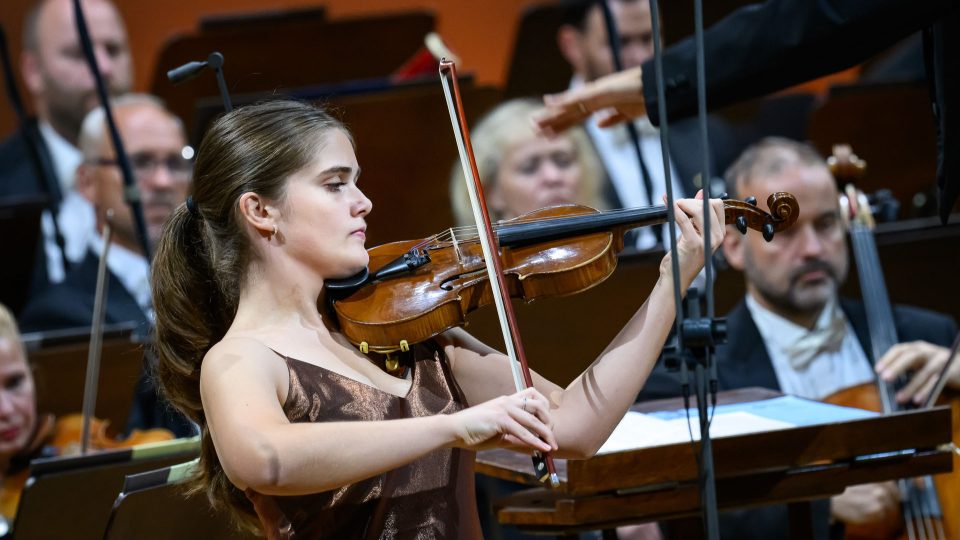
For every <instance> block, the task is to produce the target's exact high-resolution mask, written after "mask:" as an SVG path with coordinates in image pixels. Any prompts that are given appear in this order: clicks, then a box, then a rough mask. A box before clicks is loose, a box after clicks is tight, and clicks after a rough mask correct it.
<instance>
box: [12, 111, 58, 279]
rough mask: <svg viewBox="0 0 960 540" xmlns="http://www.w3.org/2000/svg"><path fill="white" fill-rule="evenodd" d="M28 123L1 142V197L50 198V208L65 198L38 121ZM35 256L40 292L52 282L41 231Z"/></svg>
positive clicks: (35, 273) (35, 274)
mask: <svg viewBox="0 0 960 540" xmlns="http://www.w3.org/2000/svg"><path fill="white" fill-rule="evenodd" d="M29 122H31V124H30V125H25V126H22V127H21V128H20V129H18V130H17V131H16V132H14V133H13V134H12V135H10V136H9V137H7V138H6V139H5V140H4V141H3V142H2V143H0V200H3V199H6V198H9V197H19V196H30V195H41V196H44V197H46V198H47V199H48V201H49V204H50V208H53V209H56V208H58V206H59V204H60V201H61V200H62V198H63V197H62V194H61V192H60V184H59V182H58V181H57V178H56V175H55V173H54V171H53V165H52V158H51V157H50V153H49V150H48V149H47V147H46V145H45V144H44V143H43V137H42V136H40V132H39V130H38V128H37V126H36V122H35V121H33V120H30V121H29ZM28 129H29V130H32V133H33V134H34V136H35V138H36V140H37V141H38V142H39V144H38V148H37V151H38V152H40V155H39V156H35V155H33V153H32V150H31V148H30V146H29V145H28V143H27V134H26V131H27V130H28ZM37 167H42V168H43V169H45V170H46V174H47V175H49V179H44V178H42V177H41V176H40V174H39V173H38V171H37ZM17 255H18V256H19V254H17ZM35 255H36V256H35V262H34V265H33V274H32V276H31V277H30V278H29V286H30V291H31V295H33V294H36V293H39V292H40V291H42V290H43V289H45V288H46V287H47V286H48V285H49V283H50V280H49V276H48V270H47V256H46V253H45V252H44V240H43V235H42V234H41V235H40V236H39V241H38V245H37V252H36V254H35Z"/></svg>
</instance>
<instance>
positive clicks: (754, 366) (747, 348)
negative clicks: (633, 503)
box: [640, 299, 957, 540]
mask: <svg viewBox="0 0 960 540" xmlns="http://www.w3.org/2000/svg"><path fill="white" fill-rule="evenodd" d="M840 308H841V309H842V310H843V312H844V314H845V315H846V316H847V320H849V321H850V325H851V326H852V327H853V330H854V333H856V337H857V340H858V341H859V342H860V345H861V347H862V348H863V350H864V352H865V353H866V356H867V358H868V359H869V360H870V362H871V364H872V363H873V362H874V361H875V360H876V359H874V358H872V355H871V350H872V349H871V345H870V335H869V329H868V328H867V315H866V310H865V309H864V306H863V303H861V302H858V301H852V300H847V299H841V300H840ZM893 318H894V324H895V326H896V329H897V336H898V337H899V339H900V341H901V342H907V341H916V340H923V341H927V342H930V343H933V344H936V345H941V346H944V347H949V346H950V345H951V344H952V342H953V338H954V336H955V335H956V333H957V325H956V323H955V322H954V321H953V319H952V318H950V317H947V316H945V315H941V314H938V313H934V312H932V311H928V310H924V309H920V308H915V307H907V306H896V307H894V310H893ZM727 328H728V336H727V342H726V343H725V344H723V345H721V346H719V347H717V352H716V357H715V359H716V362H717V382H718V389H719V390H720V391H724V390H736V389H738V388H746V387H751V386H760V387H763V388H772V389H774V390H780V384H779V382H778V380H777V375H776V373H775V371H774V368H773V364H772V362H771V360H770V355H769V354H768V353H767V348H766V345H765V344H764V341H763V338H762V337H761V335H760V331H759V330H758V329H757V325H756V323H755V322H754V320H753V317H752V316H751V315H750V311H749V310H748V309H747V305H746V302H745V301H741V302H740V303H739V304H737V306H736V307H734V308H733V310H732V311H730V313H729V314H727ZM691 384H692V381H691ZM678 395H680V379H679V375H678V374H676V373H672V372H668V371H667V370H666V368H665V367H664V366H663V363H662V362H661V363H659V364H658V365H657V366H656V368H654V370H653V372H652V373H651V374H650V378H649V379H648V380H647V382H646V384H645V385H644V387H643V390H642V391H641V393H640V400H641V401H642V400H649V399H661V398H667V397H676V396H678ZM829 512H830V506H829V501H826V500H824V501H817V502H816V504H815V505H814V507H813V520H814V531H815V533H816V536H817V538H819V539H826V538H829V537H830V532H829V518H830V513H829ZM788 526H789V520H788V517H787V507H786V506H783V505H781V506H768V507H762V508H758V509H752V510H743V511H734V512H723V513H721V514H720V537H721V538H722V539H724V540H728V539H729V540H750V539H757V540H760V539H768V538H787V537H789V530H788Z"/></svg>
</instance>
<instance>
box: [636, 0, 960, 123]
mask: <svg viewBox="0 0 960 540" xmlns="http://www.w3.org/2000/svg"><path fill="white" fill-rule="evenodd" d="M955 9H956V8H954V2H952V1H951V0H914V1H909V2H908V1H906V0H768V1H767V2H765V3H763V4H760V5H750V6H745V7H743V8H741V9H738V10H737V11H734V12H733V13H731V14H730V15H728V16H727V17H726V18H724V19H722V20H721V21H719V22H717V23H716V24H714V25H713V26H711V27H710V28H709V29H707V30H706V31H705V32H704V58H705V72H706V73H705V75H706V87H707V108H708V109H714V108H717V107H722V106H724V105H728V104H731V103H735V102H737V101H742V100H746V99H750V98H753V97H757V96H762V95H765V94H768V93H770V92H774V91H776V90H781V89H783V88H786V87H788V86H792V85H794V84H798V83H801V82H804V81H807V80H810V79H813V78H816V77H819V76H822V75H827V74H830V73H833V72H835V71H838V70H840V69H844V68H847V67H850V66H853V65H856V64H857V63H860V62H862V61H863V60H865V59H866V58H868V57H869V56H871V55H873V54H875V53H877V52H879V51H881V50H882V49H884V48H886V47H888V46H890V45H892V44H893V43H895V42H896V41H898V40H900V39H902V38H904V37H906V36H908V35H910V34H911V33H913V32H916V31H918V30H920V29H922V28H925V27H927V26H929V25H931V24H932V23H933V22H935V21H936V20H937V19H939V18H941V17H942V16H944V15H945V14H946V13H948V12H950V11H951V10H955ZM663 71H664V82H665V86H666V102H667V114H668V116H669V118H671V119H673V118H678V119H679V118H684V117H687V116H691V115H694V114H696V109H697V88H696V50H695V44H694V39H693V36H691V37H688V38H687V39H684V40H683V41H680V42H678V43H677V44H675V45H674V46H672V47H670V48H668V49H667V50H666V51H665V52H664V55H663ZM643 93H644V97H645V99H646V102H647V110H648V112H649V115H650V120H651V121H652V122H653V123H654V124H659V111H658V109H657V103H658V100H657V91H656V83H655V73H654V65H653V61H652V60H650V61H647V62H646V63H644V64H643Z"/></svg>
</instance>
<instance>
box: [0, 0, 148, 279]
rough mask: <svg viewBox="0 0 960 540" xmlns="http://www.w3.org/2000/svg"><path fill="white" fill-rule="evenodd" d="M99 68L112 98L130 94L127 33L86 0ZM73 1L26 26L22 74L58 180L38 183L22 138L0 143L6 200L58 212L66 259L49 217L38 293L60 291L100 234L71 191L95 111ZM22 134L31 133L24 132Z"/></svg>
mask: <svg viewBox="0 0 960 540" xmlns="http://www.w3.org/2000/svg"><path fill="white" fill-rule="evenodd" d="M82 6H83V9H84V13H86V15H87V19H88V26H89V31H90V37H91V40H92V41H93V47H94V50H95V52H96V55H97V63H98V66H99V68H100V71H101V73H102V74H103V78H104V81H105V82H106V85H107V91H108V93H109V94H110V95H112V96H118V95H121V94H124V93H127V92H129V91H130V88H131V85H132V83H133V67H132V60H131V55H130V48H129V44H128V41H127V31H126V27H125V26H124V23H123V19H122V18H121V17H120V13H119V12H118V11H117V8H116V6H114V5H113V3H112V2H111V1H110V0H83V2H82ZM73 9H74V8H73V5H72V2H71V0H38V1H36V2H34V3H33V5H32V6H31V8H30V10H29V11H28V13H27V15H26V17H25V19H24V24H23V52H22V55H21V63H20V65H21V73H22V75H23V81H24V83H25V87H26V89H27V91H28V92H29V95H30V98H31V99H32V102H33V108H34V111H35V112H36V115H37V123H36V126H35V127H36V128H37V129H38V130H39V134H40V142H41V143H42V146H43V148H42V149H40V151H41V152H44V153H45V154H46V155H47V157H48V159H49V163H50V165H51V168H52V173H53V175H54V176H55V177H56V178H54V179H50V180H52V182H53V185H52V186H51V187H50V188H48V187H47V185H46V180H45V179H44V178H40V177H39V172H38V171H37V170H36V167H35V165H34V162H33V160H32V159H31V157H30V150H29V148H28V146H27V141H26V139H25V135H24V133H23V131H18V132H16V133H14V134H13V135H11V136H10V137H8V138H6V139H5V140H4V141H3V142H2V143H0V198H2V197H11V196H18V195H31V194H46V195H47V196H49V197H51V198H52V199H54V202H55V203H56V205H57V208H58V212H57V216H56V218H57V222H58V224H59V232H60V234H61V235H62V237H63V241H64V252H65V253H61V251H60V247H59V246H58V245H57V243H56V241H55V238H54V227H53V220H52V219H51V216H50V215H45V216H44V218H43V219H44V221H43V225H42V232H43V236H44V253H45V257H43V258H40V259H39V262H38V266H37V269H36V276H35V277H34V290H35V291H36V292H39V291H41V290H42V289H43V288H45V287H46V286H47V285H48V284H49V283H60V282H61V281H63V280H64V278H65V276H66V270H67V269H66V268H64V264H63V259H64V257H65V258H66V259H67V260H68V261H69V263H71V266H72V264H73V263H79V262H80V261H81V260H82V259H83V257H84V255H85V254H86V251H87V242H88V239H89V234H88V233H89V231H92V230H93V227H94V220H95V217H94V213H93V209H92V207H91V205H90V203H89V202H88V201H87V200H86V199H85V198H83V197H82V196H81V195H80V194H79V193H77V192H76V191H75V190H73V189H72V188H73V186H74V174H75V172H76V170H77V167H78V166H79V165H80V164H81V162H82V161H83V155H82V153H81V150H80V146H79V145H80V142H79V140H80V128H81V124H82V122H83V119H84V117H85V116H86V114H87V113H88V112H89V111H91V110H92V109H93V108H94V107H95V106H96V105H97V95H96V92H95V86H94V79H93V76H92V75H91V74H90V69H89V67H88V66H87V64H86V62H85V61H84V59H83V55H82V54H81V52H80V41H79V37H78V34H77V29H76V24H75V21H74V16H73ZM21 129H22V130H26V129H30V128H29V127H28V126H23V127H22V128H21Z"/></svg>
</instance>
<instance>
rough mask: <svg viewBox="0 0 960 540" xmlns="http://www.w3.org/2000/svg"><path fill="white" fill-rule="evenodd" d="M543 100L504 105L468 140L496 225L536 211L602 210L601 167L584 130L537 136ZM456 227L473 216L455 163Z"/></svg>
mask: <svg viewBox="0 0 960 540" xmlns="http://www.w3.org/2000/svg"><path fill="white" fill-rule="evenodd" d="M542 107H543V105H542V104H541V103H540V102H539V100H533V99H514V100H511V101H507V102H505V103H501V104H500V105H498V106H497V107H495V108H494V109H493V110H492V111H490V112H489V113H487V114H486V115H485V116H484V117H483V118H482V119H481V120H480V121H479V122H477V124H476V125H475V126H474V128H473V132H472V133H471V134H470V140H471V142H472V143H473V150H474V154H475V155H476V159H477V169H478V172H479V173H480V182H481V183H483V186H484V193H485V194H486V196H487V204H488V205H489V210H490V217H491V219H493V220H495V221H496V220H506V219H513V218H515V217H517V216H521V215H523V214H527V213H529V212H532V211H534V210H537V209H538V208H544V207H547V206H553V205H557V204H571V203H572V204H582V205H586V206H590V207H592V208H596V209H598V210H602V209H604V208H605V201H604V199H603V195H602V193H601V180H602V179H601V176H602V175H603V166H602V165H601V164H600V160H599V158H598V157H597V154H596V152H595V151H594V149H593V146H592V145H591V144H590V141H589V139H587V135H586V133H585V132H584V131H583V130H582V129H573V130H570V131H569V132H567V133H565V134H564V135H563V136H561V137H557V138H555V139H547V138H546V137H544V136H542V135H539V134H537V133H536V132H535V131H534V127H533V123H532V121H531V119H532V117H533V113H534V112H536V111H538V110H540V109H541V108H542ZM450 197H451V203H452V205H453V212H454V216H455V218H456V221H457V225H469V224H473V223H475V222H474V219H473V211H472V210H471V208H470V198H469V195H468V194H467V187H466V184H465V182H464V180H463V169H462V167H461V166H460V162H459V161H457V162H456V163H455V164H454V166H453V170H452V172H451V174H450Z"/></svg>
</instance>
